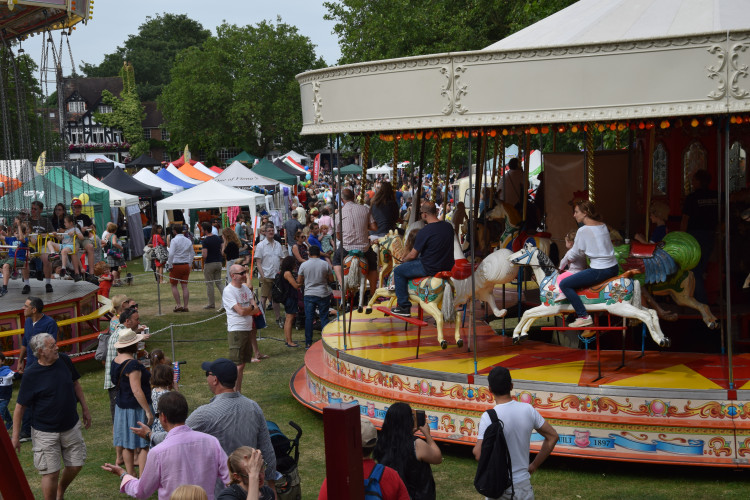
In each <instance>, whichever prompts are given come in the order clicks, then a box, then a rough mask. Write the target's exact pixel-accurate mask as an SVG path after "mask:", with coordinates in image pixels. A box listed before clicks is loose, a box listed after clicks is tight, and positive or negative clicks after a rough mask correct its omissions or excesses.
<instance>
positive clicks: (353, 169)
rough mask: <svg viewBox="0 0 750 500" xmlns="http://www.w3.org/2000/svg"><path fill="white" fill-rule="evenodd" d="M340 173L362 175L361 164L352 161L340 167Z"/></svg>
mask: <svg viewBox="0 0 750 500" xmlns="http://www.w3.org/2000/svg"><path fill="white" fill-rule="evenodd" d="M341 175H362V165H357V164H356V163H352V164H351V165H347V166H345V167H341Z"/></svg>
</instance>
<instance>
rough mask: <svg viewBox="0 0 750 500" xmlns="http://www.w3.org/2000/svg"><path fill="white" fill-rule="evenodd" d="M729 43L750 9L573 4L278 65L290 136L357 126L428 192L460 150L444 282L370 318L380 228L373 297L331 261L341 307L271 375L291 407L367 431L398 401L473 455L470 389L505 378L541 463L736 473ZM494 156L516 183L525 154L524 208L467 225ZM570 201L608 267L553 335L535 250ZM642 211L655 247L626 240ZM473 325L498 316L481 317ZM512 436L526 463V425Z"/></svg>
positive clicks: (743, 387)
mask: <svg viewBox="0 0 750 500" xmlns="http://www.w3.org/2000/svg"><path fill="white" fill-rule="evenodd" d="M699 11H700V12H699ZM570 26H576V29H575V30H571V29H570ZM748 48H750V11H747V9H744V10H743V9H739V10H738V7H736V5H735V3H734V2H731V1H722V0H720V1H718V2H702V3H699V4H696V3H694V2H672V3H670V4H669V5H666V4H663V3H661V2H656V1H652V2H639V3H637V4H634V3H633V2H627V1H626V0H606V1H601V0H582V1H580V2H578V3H576V4H573V5H572V6H570V7H568V8H567V9H564V10H562V11H560V12H558V13H556V14H554V15H552V16H550V17H549V18H547V19H544V20H542V21H540V22H539V23H537V24H535V25H532V26H530V27H528V28H526V29H524V30H522V31H520V32H518V33H516V34H514V35H512V36H510V37H508V38H506V39H504V40H501V41H499V42H497V43H496V44H494V45H492V46H490V47H487V48H486V49H484V50H481V51H475V52H462V53H446V54H437V55H430V56H420V57H411V58H404V59H395V60H386V61H377V62H369V63H361V64H353V65H348V66H340V67H333V68H327V69H322V70H315V71H309V72H306V73H303V74H301V75H299V76H298V81H299V83H300V88H301V96H302V108H303V131H302V132H303V133H304V134H329V135H331V136H332V139H333V140H332V143H334V142H335V141H336V138H338V137H340V136H343V135H345V136H348V137H351V136H356V137H359V140H360V141H362V144H363V161H362V164H363V166H364V167H363V168H365V169H366V166H367V156H368V153H369V145H370V141H371V139H372V138H373V137H378V138H379V139H381V140H384V141H388V142H390V143H391V145H392V147H393V165H394V166H396V165H397V164H398V163H399V148H400V147H401V148H402V151H403V147H404V145H405V144H409V143H412V144H416V146H417V147H418V148H420V151H421V158H420V160H421V161H420V162H419V164H420V165H426V162H425V153H424V151H425V149H426V148H425V144H428V145H430V147H429V148H428V149H429V150H431V151H433V152H434V159H433V158H429V159H428V160H431V161H433V166H434V168H435V171H434V173H433V176H432V178H433V180H434V179H437V178H438V177H441V176H442V178H443V179H445V180H446V181H447V179H448V176H449V175H450V174H451V172H450V165H451V155H452V153H451V151H452V149H454V148H457V146H458V145H459V144H461V141H463V143H464V144H466V146H465V147H466V149H468V150H469V151H470V153H469V154H470V155H471V159H472V160H471V163H473V164H474V165H477V166H480V167H479V168H473V169H470V174H469V180H470V181H469V182H470V186H469V193H470V194H471V193H474V195H473V196H469V197H468V202H467V203H465V206H464V207H463V209H464V210H465V213H466V215H467V217H466V218H467V220H468V226H469V228H468V230H467V231H466V233H467V234H468V236H467V239H468V245H467V248H465V246H464V242H463V241H462V240H461V238H462V237H463V236H457V238H456V241H455V245H454V246H455V249H454V257H455V259H456V266H454V268H453V270H452V271H451V272H450V273H445V274H441V275H440V276H429V277H425V278H423V279H418V280H413V281H412V282H411V283H410V288H409V293H410V299H411V302H412V303H413V304H415V306H414V307H413V309H412V315H411V317H408V318H403V317H401V318H399V317H396V316H393V315H391V314H390V310H389V307H388V306H389V301H390V300H391V298H392V292H391V291H390V290H389V289H388V288H387V287H385V286H384V285H383V284H382V283H384V281H385V280H387V276H388V274H389V273H390V269H391V268H392V266H393V265H394V264H397V263H398V258H399V257H400V252H402V251H403V245H404V239H403V238H402V237H401V236H398V235H394V234H391V235H388V236H386V237H384V238H382V239H381V240H380V241H379V242H378V249H379V250H378V253H379V255H380V261H381V262H380V264H381V266H382V267H381V268H380V269H379V271H380V274H381V276H382V278H381V280H383V281H381V284H380V286H381V287H382V288H379V289H378V291H377V292H376V294H375V297H373V298H372V299H371V300H370V302H369V304H364V303H363V298H362V294H361V290H362V289H363V278H361V277H360V275H359V274H358V273H359V272H360V271H361V270H360V268H359V266H358V265H357V263H356V259H357V258H358V257H357V256H356V255H353V256H350V257H349V258H350V259H352V260H353V261H354V262H353V264H352V266H351V267H350V270H349V274H348V275H347V276H346V278H345V279H344V281H345V282H346V283H345V286H344V287H343V290H342V292H341V293H342V295H343V296H344V299H345V300H352V301H354V302H356V301H359V307H357V306H356V304H355V306H354V307H352V308H351V311H352V312H351V313H347V312H346V310H342V311H341V312H340V313H339V316H338V317H337V319H336V320H335V321H332V322H330V323H329V324H328V325H326V327H325V329H324V330H323V332H322V339H321V341H319V342H317V343H315V344H314V345H313V347H312V348H311V349H309V350H308V352H307V354H306V356H305V364H304V366H302V367H301V368H300V369H299V370H298V371H297V372H296V373H295V375H294V377H293V378H292V380H291V382H290V387H291V391H292V393H293V394H294V396H295V397H296V398H297V399H298V400H299V401H300V402H301V403H302V404H303V405H305V406H307V407H309V408H311V409H313V410H315V411H318V412H322V411H323V408H325V407H326V406H327V405H329V404H333V403H351V404H356V405H358V406H359V408H360V412H361V414H362V415H363V416H367V417H369V418H371V419H372V420H373V422H374V423H375V424H376V425H378V424H379V423H381V422H382V419H383V417H384V416H385V412H386V410H387V408H388V406H389V405H390V404H392V403H394V402H396V401H405V402H408V403H409V404H410V405H411V406H412V407H413V408H417V409H421V410H424V411H425V412H426V415H427V420H428V422H429V423H430V426H431V429H432V434H433V436H434V437H435V438H436V439H438V440H444V441H448V442H456V443H463V444H467V445H473V444H474V443H475V442H476V435H477V427H478V422H479V418H480V416H481V414H482V412H483V411H484V410H486V409H488V408H490V407H491V406H492V405H493V404H494V399H493V397H492V395H491V394H490V392H489V389H488V387H487V378H486V376H487V374H488V373H489V371H490V370H491V369H492V367H493V366H496V365H502V366H505V367H507V368H509V369H510V370H511V375H512V377H513V381H514V391H513V396H514V397H515V399H517V400H518V401H523V402H527V403H529V404H532V405H533V406H534V407H535V408H536V409H537V410H538V411H539V412H540V413H541V414H542V415H543V416H544V417H545V419H547V421H549V422H550V423H551V424H552V425H553V426H554V427H555V428H556V429H557V431H558V432H559V434H560V442H559V443H558V445H557V447H556V448H555V451H554V453H555V454H558V455H566V456H575V457H586V458H598V459H607V460H624V461H636V462H652V463H672V464H691V465H711V466H725V467H747V466H748V457H750V402H748V399H749V398H748V396H750V392H748V389H750V354H749V353H748V346H749V345H750V307H749V306H748V304H750V300H748V299H750V296H749V294H748V291H749V289H748V288H747V287H748V284H749V283H748V281H749V278H750V277H749V276H748V273H749V272H750V262H749V261H748V251H747V250H748V246H749V244H750V237H749V233H750V211H748V208H749V207H750V189H749V188H748V176H747V172H746V157H747V153H746V152H747V148H748V147H749V146H750V78H748V67H749V66H750V51H748ZM362 96H367V98H366V99H364V98H362ZM334 136H335V137H334ZM511 144H515V145H517V146H518V148H519V158H520V159H521V160H522V161H521V164H522V166H523V167H524V168H525V170H526V176H524V183H525V187H528V172H529V156H530V155H529V154H528V153H529V152H530V151H532V150H533V149H537V148H538V149H540V150H543V160H542V163H543V166H544V179H543V186H544V191H545V196H544V199H543V201H542V203H539V200H537V203H535V204H534V205H536V210H537V212H538V213H537V216H538V217H537V220H536V221H535V222H534V223H533V224H531V223H529V221H530V220H532V213H531V212H532V206H531V205H530V204H529V201H528V199H525V200H524V202H523V206H522V207H520V209H519V210H514V209H513V208H514V207H508V206H505V205H504V204H503V203H496V204H495V203H494V202H493V200H492V198H491V197H490V198H488V199H487V200H488V201H487V205H486V206H485V207H484V208H485V210H484V211H483V215H482V217H480V214H479V198H480V194H479V193H480V192H481V189H482V188H483V187H485V186H489V187H495V186H497V185H498V183H499V182H500V178H501V176H502V175H503V171H504V168H505V165H506V159H505V158H503V151H505V148H506V147H507V146H509V145H511ZM539 144H546V147H544V148H542V147H538V145H539ZM550 144H551V147H550ZM571 144H573V146H574V147H570V145H571ZM564 145H567V146H568V147H567V148H566V147H564ZM484 165H491V168H489V169H488V168H484V167H482V166H484ZM421 170H423V169H420V181H419V183H420V184H421V182H422V175H421V174H422V172H421ZM696 173H699V174H698V175H696ZM364 174H365V171H364V170H363V175H362V179H363V180H364V179H366V176H365V175H364ZM392 178H393V179H396V178H397V175H396V171H395V170H394V172H393V176H392ZM695 179H704V180H705V179H708V185H707V186H705V189H707V190H708V192H710V193H711V194H710V196H711V197H713V198H712V199H711V200H710V201H711V203H710V204H709V205H710V207H711V208H708V209H707V210H709V213H708V220H709V223H708V224H706V227H701V228H699V229H701V230H703V231H702V233H701V232H700V231H698V232H687V230H688V228H689V226H688V228H686V227H684V226H683V225H682V221H683V218H682V214H683V205H684V203H685V201H686V199H687V198H688V196H689V195H690V194H691V192H692V191H693V188H694V185H693V181H694V180H695ZM431 193H432V196H434V193H435V189H434V188H433V189H432V190H431ZM361 198H364V196H363V195H362V196H361ZM447 199H448V197H447V196H446V197H444V201H445V200H447ZM459 199H460V200H464V198H463V196H461V197H460V198H459ZM576 199H587V200H589V201H591V202H593V203H595V205H596V207H597V210H598V211H599V212H600V213H601V214H602V216H603V219H604V221H605V222H606V223H607V224H608V225H609V226H610V235H611V237H612V241H613V245H614V247H615V251H616V256H617V259H618V264H619V265H620V267H621V271H622V274H620V275H619V276H617V277H616V278H613V279H612V280H609V281H607V282H605V283H602V284H600V285H598V286H596V287H592V288H590V289H587V290H581V291H579V295H581V296H582V298H583V300H584V303H585V304H586V307H587V310H588V311H590V312H591V314H592V316H594V318H595V323H594V325H593V326H587V327H586V328H583V329H573V328H570V327H568V326H566V325H567V315H568V314H569V312H570V310H571V309H570V305H569V304H568V303H567V301H566V300H564V299H562V298H561V297H560V296H559V294H558V291H557V290H556V275H557V264H558V263H557V262H556V259H555V258H554V250H553V249H554V248H555V247H558V248H561V249H562V252H564V248H565V247H564V237H565V234H566V233H567V232H568V231H569V230H570V229H572V228H575V221H574V220H573V218H572V217H571V213H572V208H571V204H572V202H573V201H575V200H576ZM457 201H458V200H457ZM418 203H419V199H418V198H417V200H416V201H415V204H417V206H418ZM657 204H661V205H662V206H666V207H667V212H668V213H667V214H666V215H664V221H663V222H664V223H665V224H666V226H667V228H666V229H667V235H666V236H665V237H664V239H663V241H662V242H661V243H659V244H656V245H654V244H648V243H646V244H641V243H636V235H637V234H639V233H640V234H645V235H648V234H650V231H651V229H653V225H654V224H655V223H654V221H653V219H652V218H650V215H652V214H653V213H654V211H653V210H652V207H654V206H656V205H657ZM704 215H705V214H704ZM412 219H413V218H412ZM455 219H456V217H455V216H454V224H455V225H456V226H457V227H456V230H457V234H458V235H461V234H462V232H461V231H459V227H458V226H459V225H460V224H459V222H457V221H456V220H455ZM491 222H494V223H497V224H499V226H491V225H490V223H491ZM414 225H415V224H409V225H408V226H409V227H407V229H406V233H407V234H408V233H409V232H410V231H411V230H412V229H413V227H412V226H414ZM482 226H484V228H483V227H482ZM498 227H499V228H500V229H497V228H498ZM693 233H695V234H693ZM703 233H709V235H710V237H708V238H706V237H704V234H703ZM562 252H561V253H562ZM550 255H552V256H553V258H550ZM694 269H695V270H696V271H697V273H696V272H693V270H694ZM696 274H698V276H696ZM349 297H353V298H352V299H349ZM483 303H484V304H486V305H484V306H483V305H482V304H483ZM490 312H491V313H492V315H493V316H494V318H502V319H500V320H497V319H495V320H494V321H492V326H490V324H489V323H488V322H487V321H486V319H488V317H489V315H490ZM535 321H536V324H535ZM531 441H532V442H531V448H532V451H534V450H538V449H539V447H540V446H541V442H542V438H541V436H538V435H536V434H534V435H532V440H531Z"/></svg>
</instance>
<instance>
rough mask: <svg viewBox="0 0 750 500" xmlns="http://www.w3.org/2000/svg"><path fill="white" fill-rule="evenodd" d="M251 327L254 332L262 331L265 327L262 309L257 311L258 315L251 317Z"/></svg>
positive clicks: (264, 316)
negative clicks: (253, 328)
mask: <svg viewBox="0 0 750 500" xmlns="http://www.w3.org/2000/svg"><path fill="white" fill-rule="evenodd" d="M253 326H254V327H255V329H256V330H262V329H263V328H265V327H266V326H267V325H266V313H265V311H263V309H259V310H258V314H255V315H253Z"/></svg>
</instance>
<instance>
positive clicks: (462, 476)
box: [10, 261, 748, 500]
mask: <svg viewBox="0 0 750 500" xmlns="http://www.w3.org/2000/svg"><path fill="white" fill-rule="evenodd" d="M129 271H131V272H132V273H133V274H134V275H135V276H136V279H135V282H134V284H133V286H128V287H122V288H113V289H112V295H115V294H118V293H121V292H122V293H126V294H127V295H128V296H130V297H132V298H134V299H136V300H137V301H138V303H139V310H140V314H141V321H142V322H143V323H145V324H147V325H148V326H149V327H150V328H151V332H152V333H153V332H155V331H157V330H160V329H162V328H164V327H167V326H169V325H170V324H174V329H173V331H174V339H175V356H176V359H177V360H180V361H186V362H187V364H185V365H183V367H182V380H181V382H180V390H181V392H182V393H183V394H184V395H185V396H186V397H187V400H188V404H189V406H190V408H191V410H192V409H194V408H196V407H198V406H199V405H201V404H205V403H207V402H208V400H209V399H210V397H211V393H210V392H209V390H208V388H207V386H206V383H205V374H204V372H203V370H201V368H200V363H201V362H202V361H207V360H213V359H215V358H218V357H225V356H226V355H227V342H226V321H225V319H224V318H223V317H221V316H220V317H218V318H214V319H211V320H210V321H203V320H206V319H208V318H211V317H213V316H215V315H216V313H215V311H210V312H207V311H203V310H202V307H203V305H205V303H206V302H205V301H206V290H205V285H203V284H202V283H193V284H191V285H190V291H191V298H190V311H191V312H189V313H179V314H176V313H172V307H173V306H174V300H173V299H172V296H171V291H170V289H169V286H168V285H162V286H161V287H160V288H161V303H162V312H163V313H164V314H163V315H162V316H158V315H157V304H158V301H157V287H156V284H155V282H154V279H153V277H152V276H151V275H143V274H142V268H141V266H140V261H133V262H131V264H130V267H129ZM191 278H192V279H193V280H201V279H202V278H203V275H202V273H200V272H194V273H192V276H191ZM269 312H270V311H269ZM268 318H269V327H268V328H267V329H265V330H262V332H261V333H262V335H263V338H262V339H261V340H260V341H259V342H260V349H261V351H262V352H264V353H267V354H268V355H269V356H270V357H269V359H266V360H263V361H262V362H260V363H248V365H247V367H246V368H245V379H244V383H243V393H244V394H245V395H246V396H248V397H250V398H252V399H254V400H256V401H257V402H258V403H259V404H260V406H261V407H262V408H263V412H264V413H265V417H266V419H268V420H273V421H275V422H276V423H277V424H279V426H280V427H281V429H282V431H284V432H285V433H287V435H288V436H290V437H291V436H293V430H292V429H291V428H290V427H289V426H288V425H287V422H288V421H289V420H293V421H294V422H296V423H297V424H299V425H300V426H301V427H302V429H303V435H302V440H301V444H300V451H301V453H300V463H299V467H300V476H301V478H302V491H303V494H302V498H303V499H310V498H317V493H318V491H319V489H320V485H321V483H322V482H323V478H324V476H325V457H324V445H323V421H322V416H321V415H319V414H317V413H315V412H313V411H311V410H308V409H307V408H305V407H303V406H302V405H300V404H299V403H298V402H297V401H296V400H295V399H294V398H293V397H292V395H291V393H290V391H289V380H290V378H291V376H292V374H293V373H294V372H295V371H296V370H297V369H298V368H299V367H300V366H301V365H302V364H303V358H304V353H305V351H304V349H302V348H300V349H290V348H287V347H285V346H284V341H283V332H282V331H281V330H280V329H279V328H278V327H276V325H275V323H274V322H273V313H272V312H270V314H269V315H268ZM293 337H294V340H295V341H297V342H299V343H302V342H303V340H304V332H302V331H294V333H293ZM318 339H319V335H318V334H316V337H315V340H318ZM303 345H304V344H303ZM156 348H161V349H163V350H164V351H165V352H166V353H167V355H168V356H170V352H171V345H170V336H169V330H167V331H164V332H162V333H159V334H157V335H155V336H153V337H152V339H151V340H150V341H149V342H148V345H147V349H149V350H153V349H156ZM76 366H77V368H78V370H79V371H80V372H81V375H82V379H81V382H82V385H83V388H84V392H85V394H86V398H87V401H88V403H89V407H90V408H91V413H92V415H93V425H92V427H91V428H90V429H89V430H87V431H84V437H85V439H86V445H87V447H88V460H87V463H86V466H85V467H84V468H83V471H82V472H81V474H80V475H79V476H78V478H77V479H76V480H75V481H74V482H73V484H72V485H71V487H70V488H69V489H68V493H67V495H66V498H67V499H86V500H92V499H106V498H119V497H122V498H125V495H121V494H120V493H118V484H119V482H118V479H117V478H116V477H115V476H113V475H112V474H110V473H106V472H104V471H102V470H101V469H100V467H99V466H100V465H101V464H103V463H104V462H113V461H114V459H115V453H114V448H113V447H112V428H111V423H110V414H109V400H108V397H107V392H106V391H105V390H104V389H103V381H104V369H103V367H102V365H101V364H100V363H99V362H96V361H93V360H92V361H87V362H83V363H78V364H77V365H76ZM17 391H18V387H17V386H16V388H15V390H14V396H15V395H17ZM11 406H13V405H11ZM10 410H11V412H12V410H13V409H12V408H11V409H10ZM441 448H442V450H443V454H444V458H445V460H444V462H443V464H441V465H438V466H433V468H432V469H433V474H434V476H435V481H436V483H437V493H438V498H442V499H462V498H474V499H476V498H480V497H479V495H478V494H477V493H476V491H475V490H474V487H473V478H474V472H475V470H476V463H475V461H474V459H473V457H472V456H471V452H470V449H469V448H468V447H466V446H456V445H444V444H441ZM19 459H20V461H21V464H22V466H23V468H24V471H25V472H26V477H27V478H28V480H29V483H30V485H31V488H32V491H33V492H34V495H35V497H36V498H41V493H40V478H39V475H38V474H37V472H36V470H35V469H34V466H33V460H32V453H31V443H30V442H28V443H24V444H23V445H22V450H21V454H20V456H19ZM747 474H748V473H747V471H746V470H743V471H736V470H727V469H713V468H697V467H689V466H683V467H678V466H659V465H650V464H630V463H620V462H606V461H596V460H578V459H570V458H559V457H554V456H553V457H550V459H549V460H548V461H547V462H546V463H545V464H544V465H543V466H542V468H541V469H540V470H539V471H538V472H537V473H536V474H535V475H534V477H533V479H532V483H533V485H534V489H535V492H536V495H537V498H555V499H579V498H583V499H619V498H622V499H632V498H648V499H652V498H653V499H665V500H666V499H675V500H677V499H679V500H686V499H713V498H746V497H745V495H747V494H748V493H747V488H748V487H747V483H746V481H747V478H748V476H747ZM153 498H156V495H154V497H153Z"/></svg>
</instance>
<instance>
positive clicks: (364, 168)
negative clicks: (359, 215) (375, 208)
mask: <svg viewBox="0 0 750 500" xmlns="http://www.w3.org/2000/svg"><path fill="white" fill-rule="evenodd" d="M369 157H370V134H366V135H365V149H364V151H362V184H361V186H360V189H359V200H358V203H359V204H360V205H364V204H365V191H366V189H367V162H368V161H369V159H370V158H369Z"/></svg>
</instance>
